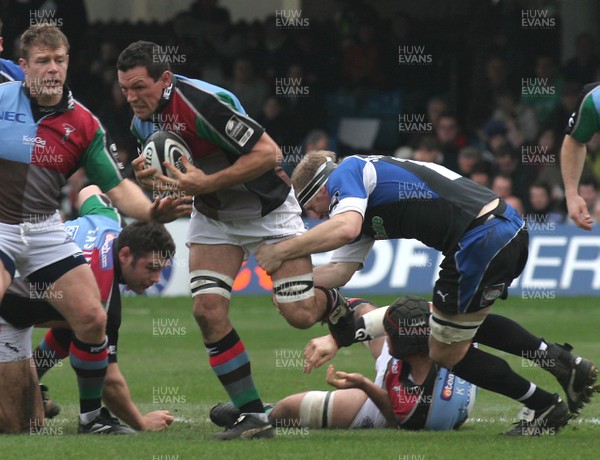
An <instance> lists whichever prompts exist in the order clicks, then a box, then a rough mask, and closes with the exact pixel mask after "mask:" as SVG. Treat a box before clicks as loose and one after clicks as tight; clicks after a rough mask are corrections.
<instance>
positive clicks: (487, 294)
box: [481, 283, 505, 307]
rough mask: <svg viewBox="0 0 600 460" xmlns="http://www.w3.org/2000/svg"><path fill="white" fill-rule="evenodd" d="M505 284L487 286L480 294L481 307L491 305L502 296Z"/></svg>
mask: <svg viewBox="0 0 600 460" xmlns="http://www.w3.org/2000/svg"><path fill="white" fill-rule="evenodd" d="M504 288H505V283H500V284H495V285H493V286H488V287H486V288H485V289H484V290H483V293H482V294H481V306H482V307H487V306H489V305H491V304H492V303H493V302H494V300H496V299H497V298H498V297H500V296H501V295H502V293H503V292H504Z"/></svg>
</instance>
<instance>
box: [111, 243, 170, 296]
mask: <svg viewBox="0 0 600 460" xmlns="http://www.w3.org/2000/svg"><path fill="white" fill-rule="evenodd" d="M124 249H128V248H124ZM119 258H120V261H121V273H122V276H123V280H124V281H125V283H126V284H127V287H128V288H129V289H131V290H132V291H133V292H135V293H136V294H143V293H144V291H145V290H146V289H148V288H149V287H150V286H152V285H153V284H155V283H158V281H159V280H160V273H161V271H162V270H163V268H165V267H166V266H167V265H168V263H169V259H166V258H164V257H161V256H158V255H156V256H154V255H152V254H151V253H150V254H148V255H145V256H143V257H140V258H138V259H137V260H136V261H135V262H134V261H133V255H132V254H131V253H130V252H129V251H126V252H125V253H123V251H120V253H119Z"/></svg>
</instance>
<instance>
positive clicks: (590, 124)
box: [560, 83, 600, 230]
mask: <svg viewBox="0 0 600 460" xmlns="http://www.w3.org/2000/svg"><path fill="white" fill-rule="evenodd" d="M599 96H600V83H590V84H588V85H585V86H584V87H583V90H582V91H581V95H580V96H579V101H578V102H577V108H576V109H575V112H573V114H572V115H571V117H570V118H569V121H568V123H567V128H566V131H565V138H564V140H563V143H562V147H561V150H560V168H561V173H562V178H563V182H564V184H565V198H566V199H567V209H568V212H569V217H570V218H571V219H572V220H573V222H575V224H577V226H578V227H579V228H583V229H584V230H591V229H592V216H591V215H590V212H589V210H588V207H587V205H586V203H585V200H584V199H583V198H582V197H581V196H580V195H579V191H578V187H579V181H580V180H581V173H582V172H583V165H584V163H585V157H586V154H587V149H586V146H585V144H586V143H587V142H589V141H590V139H591V138H592V136H593V135H594V134H595V133H597V132H598V131H600V122H599V121H598V119H599V118H598V117H599V116H600V102H599V101H598V97H599Z"/></svg>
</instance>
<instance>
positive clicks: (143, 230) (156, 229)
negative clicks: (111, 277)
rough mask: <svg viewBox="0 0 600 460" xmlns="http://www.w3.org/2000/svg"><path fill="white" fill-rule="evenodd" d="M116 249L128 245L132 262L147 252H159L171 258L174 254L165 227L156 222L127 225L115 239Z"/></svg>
mask: <svg viewBox="0 0 600 460" xmlns="http://www.w3.org/2000/svg"><path fill="white" fill-rule="evenodd" d="M117 245H118V249H121V248H124V247H129V250H130V251H131V253H132V254H133V263H134V264H135V263H136V262H137V260H138V259H140V258H141V257H144V256H145V255H147V254H160V255H161V257H164V258H166V259H171V258H172V257H173V256H174V255H175V243H174V242H173V238H171V234H170V233H169V232H168V230H167V228H166V227H165V226H164V225H163V224H160V223H158V222H134V223H133V224H129V225H127V226H126V227H125V228H124V229H123V230H122V231H121V233H120V235H119V239H118V240H117Z"/></svg>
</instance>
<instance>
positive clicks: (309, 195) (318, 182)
mask: <svg viewBox="0 0 600 460" xmlns="http://www.w3.org/2000/svg"><path fill="white" fill-rule="evenodd" d="M334 169H335V163H334V162H333V161H332V160H331V158H327V160H326V161H325V163H323V164H322V165H321V166H319V169H317V172H316V173H315V175H314V176H313V178H312V179H311V180H310V181H309V182H308V184H306V185H305V186H304V187H303V188H302V190H300V192H299V193H298V201H299V202H300V204H301V205H302V206H306V203H308V202H309V201H310V200H312V199H313V198H314V197H315V195H316V194H317V193H318V191H319V189H320V188H321V186H322V185H325V183H326V182H327V179H329V175H330V174H331V172H332V171H333V170H334Z"/></svg>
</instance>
